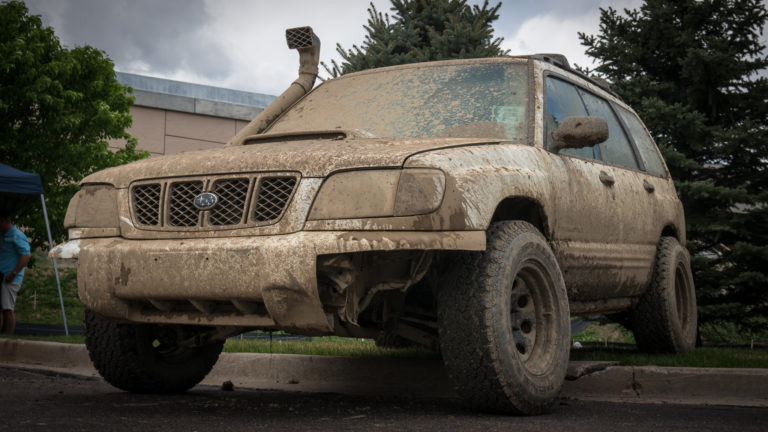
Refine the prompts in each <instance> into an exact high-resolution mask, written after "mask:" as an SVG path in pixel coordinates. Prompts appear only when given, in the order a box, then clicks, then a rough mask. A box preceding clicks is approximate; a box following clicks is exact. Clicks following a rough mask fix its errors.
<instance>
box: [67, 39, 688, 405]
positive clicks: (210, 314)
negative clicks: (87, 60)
mask: <svg viewBox="0 0 768 432" xmlns="http://www.w3.org/2000/svg"><path fill="white" fill-rule="evenodd" d="M287 36H288V43H289V47H292V48H297V49H298V50H299V53H300V61H301V67H300V71H299V78H298V79H297V80H296V82H294V83H293V85H291V87H290V88H289V89H288V90H286V92H285V93H283V94H282V95H281V96H280V97H279V98H278V99H277V100H276V101H275V102H274V103H273V104H272V105H270V106H269V107H268V108H267V109H265V110H264V111H263V112H262V113H260V114H259V115H258V116H257V117H256V118H255V119H254V120H253V121H252V122H251V123H250V124H249V125H248V126H247V127H246V128H244V129H243V130H242V131H241V132H240V133H239V134H238V135H237V136H235V137H234V138H233V139H232V141H231V142H230V143H229V144H228V145H227V146H226V147H224V148H218V149H212V150H204V151H196V152H190V153H184V154H178V155H173V156H166V157H159V158H153V159H149V160H144V161H140V162H136V163H132V164H130V165H126V166H122V167H117V168H111V169H108V170H104V171H101V172H98V173H96V174H93V175H91V176H89V177H87V178H86V179H84V180H83V181H82V187H81V189H80V191H79V192H78V193H77V195H75V197H74V198H73V200H72V202H71V203H70V206H69V209H68V212H67V217H66V226H67V227H68V228H69V237H70V241H69V242H67V243H65V244H63V245H61V246H60V247H58V248H57V249H56V250H55V251H54V252H53V254H54V256H56V257H59V258H77V259H78V290H79V296H80V299H81V300H82V302H83V303H84V304H85V306H86V307H87V309H88V312H87V313H86V344H87V346H88V350H89V351H90V355H91V358H92V360H93V362H94V364H95V365H96V367H97V368H98V370H99V372H100V373H101V374H102V375H103V376H104V378H105V379H106V380H107V381H109V382H110V383H112V384H113V385H115V386H117V387H119V388H121V389H125V390H128V391H136V392H177V391H184V390H186V389H188V388H189V387H192V386H194V385H195V384H196V383H198V382H199V381H200V380H201V379H202V378H203V377H204V376H205V375H206V374H207V373H208V371H209V370H210V369H211V367H212V366H213V364H214V363H215V362H216V359H217V357H218V355H219V353H220V351H221V348H222V344H223V343H224V340H225V339H226V338H227V337H230V336H233V335H236V334H238V333H241V332H245V331H250V330H254V329H263V330H277V329H280V330H285V331H288V332H291V333H296V334H303V335H328V334H335V335H339V336H353V337H364V338H375V339H378V341H379V342H380V343H384V344H403V343H417V344H422V345H427V346H433V347H435V348H436V349H439V350H440V351H441V353H442V357H443V359H444V361H445V365H446V367H447V370H448V372H449V374H450V376H451V377H452V379H453V380H454V382H455V384H456V386H457V389H458V392H459V394H460V395H461V396H462V397H463V398H465V399H466V400H467V401H468V403H470V404H471V405H473V406H475V407H478V408H480V409H483V410H489V411H496V412H517V413H524V414H536V413H540V412H542V411H544V410H546V409H547V407H549V406H550V405H551V404H552V402H553V400H554V399H555V397H556V396H557V394H558V391H559V389H560V387H561V385H562V382H563V378H564V376H565V373H566V366H567V363H568V355H569V347H570V317H571V315H583V314H596V313H601V314H623V316H625V317H626V318H627V321H628V322H629V323H630V326H631V327H632V330H633V331H634V334H635V337H636V340H637V343H638V346H639V347H640V348H641V349H643V350H648V351H668V352H680V351H685V350H688V349H690V348H691V347H693V345H694V340H695V331H696V307H695V295H694V287H693V281H692V277H691V271H690V268H689V256H688V254H687V252H686V250H685V249H684V248H683V247H682V246H681V245H683V244H685V225H684V220H683V208H682V206H681V204H680V201H679V200H678V198H677V196H676V193H675V188H674V186H673V183H672V179H671V178H670V176H669V172H668V171H667V169H666V167H665V165H664V162H663V161H662V158H661V157H660V155H659V152H658V150H657V149H656V146H655V145H654V143H653V141H652V139H651V137H650V136H649V134H648V132H647V131H646V129H645V127H644V126H643V123H642V122H641V121H640V119H639V118H638V117H637V115H636V114H635V113H634V112H633V111H632V109H631V108H630V107H628V106H627V105H626V104H624V103H623V102H622V101H621V100H620V99H619V98H618V97H616V95H614V94H613V93H611V91H610V90H609V89H608V88H607V87H606V86H605V85H603V84H601V83H600V82H598V81H596V80H593V79H590V78H588V77H586V76H583V75H581V74H579V73H577V72H575V71H573V70H571V69H570V68H569V67H568V64H567V62H566V60H565V59H564V58H563V57H562V56H554V55H532V56H521V57H503V58H490V59H473V60H456V61H443V62H434V63H422V64H411V65H403V66H396V67H387V68H381V69H375V70H368V71H364V72H359V73H352V74H347V75H345V76H343V77H340V78H337V79H332V80H328V81H325V82H324V83H322V84H321V85H319V86H318V87H317V88H315V89H314V90H311V91H309V90H310V89H312V87H313V84H314V80H315V77H316V74H317V58H318V50H319V41H318V40H317V38H316V36H314V34H313V33H312V32H311V29H309V28H298V29H291V30H289V31H288V32H287ZM438 347H439V348H438Z"/></svg>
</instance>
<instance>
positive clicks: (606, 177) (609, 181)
mask: <svg viewBox="0 0 768 432" xmlns="http://www.w3.org/2000/svg"><path fill="white" fill-rule="evenodd" d="M600 181H601V182H603V184H605V185H606V186H613V184H614V183H616V179H614V178H613V176H612V175H610V174H608V173H607V172H605V171H600Z"/></svg>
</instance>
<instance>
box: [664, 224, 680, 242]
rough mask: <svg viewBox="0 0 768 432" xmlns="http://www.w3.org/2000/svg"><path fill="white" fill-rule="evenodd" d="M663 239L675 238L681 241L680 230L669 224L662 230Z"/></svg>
mask: <svg viewBox="0 0 768 432" xmlns="http://www.w3.org/2000/svg"><path fill="white" fill-rule="evenodd" d="M661 237H674V238H676V239H677V241H680V230H679V229H678V228H677V227H676V226H675V225H674V224H671V223H670V224H667V225H665V226H664V228H662V229H661Z"/></svg>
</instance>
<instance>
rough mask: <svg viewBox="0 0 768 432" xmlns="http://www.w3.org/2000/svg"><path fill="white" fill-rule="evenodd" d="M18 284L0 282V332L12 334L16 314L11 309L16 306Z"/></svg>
mask: <svg viewBox="0 0 768 432" xmlns="http://www.w3.org/2000/svg"><path fill="white" fill-rule="evenodd" d="M19 288H20V286H19V284H16V283H6V282H5V281H3V282H2V289H1V290H0V291H1V292H0V307H1V308H2V313H0V316H1V317H2V318H0V333H6V334H13V331H14V330H15V328H16V315H15V314H14V313H13V309H14V307H15V306H16V294H17V293H18V292H19Z"/></svg>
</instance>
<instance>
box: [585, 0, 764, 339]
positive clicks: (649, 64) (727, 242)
mask: <svg viewBox="0 0 768 432" xmlns="http://www.w3.org/2000/svg"><path fill="white" fill-rule="evenodd" d="M766 17H768V12H767V11H766V7H765V5H764V4H763V3H762V2H760V1H758V0H646V1H645V3H644V4H643V5H642V6H641V7H640V9H639V10H636V9H635V10H624V14H619V13H618V12H617V11H616V10H614V9H612V8H608V9H601V17H600V32H599V34H598V35H586V34H583V33H580V34H579V38H580V39H581V42H582V45H584V46H586V47H587V50H586V53H587V54H588V55H590V56H591V57H594V58H595V59H597V60H598V63H599V66H597V67H596V68H595V70H594V71H593V72H595V73H597V74H598V75H599V76H601V77H603V78H605V79H607V80H608V81H610V82H611V83H612V85H613V88H614V89H615V91H616V92H617V93H618V94H619V95H621V96H622V97H623V98H624V100H625V101H626V102H627V103H629V104H630V105H631V106H632V107H634V108H635V109H636V110H637V111H638V113H639V114H640V116H641V117H642V118H643V119H644V121H645V122H646V125H647V126H648V128H649V129H650V131H651V133H652V134H653V136H654V138H655V139H656V142H657V143H658V144H659V147H660V148H661V150H662V153H663V154H664V157H665V159H666V161H667V164H668V165H669V168H670V171H671V172H672V176H673V178H674V179H675V182H676V187H677V191H678V194H679V195H680V198H681V199H682V201H683V204H684V206H685V212H686V223H687V231H688V244H687V246H688V248H689V250H690V251H691V255H692V264H693V267H694V279H695V282H696V288H697V292H698V301H699V316H700V322H703V323H710V324H716V323H723V322H730V323H736V324H737V325H739V326H741V328H743V329H744V328H746V329H748V330H752V331H760V332H766V331H768V191H767V190H766V186H767V185H768V169H766V166H767V165H768V127H767V123H766V120H768V79H766V67H767V66H768V57H766V55H765V46H763V45H762V44H761V43H760V41H759V37H760V35H761V34H762V31H763V27H764V25H765V22H766Z"/></svg>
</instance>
